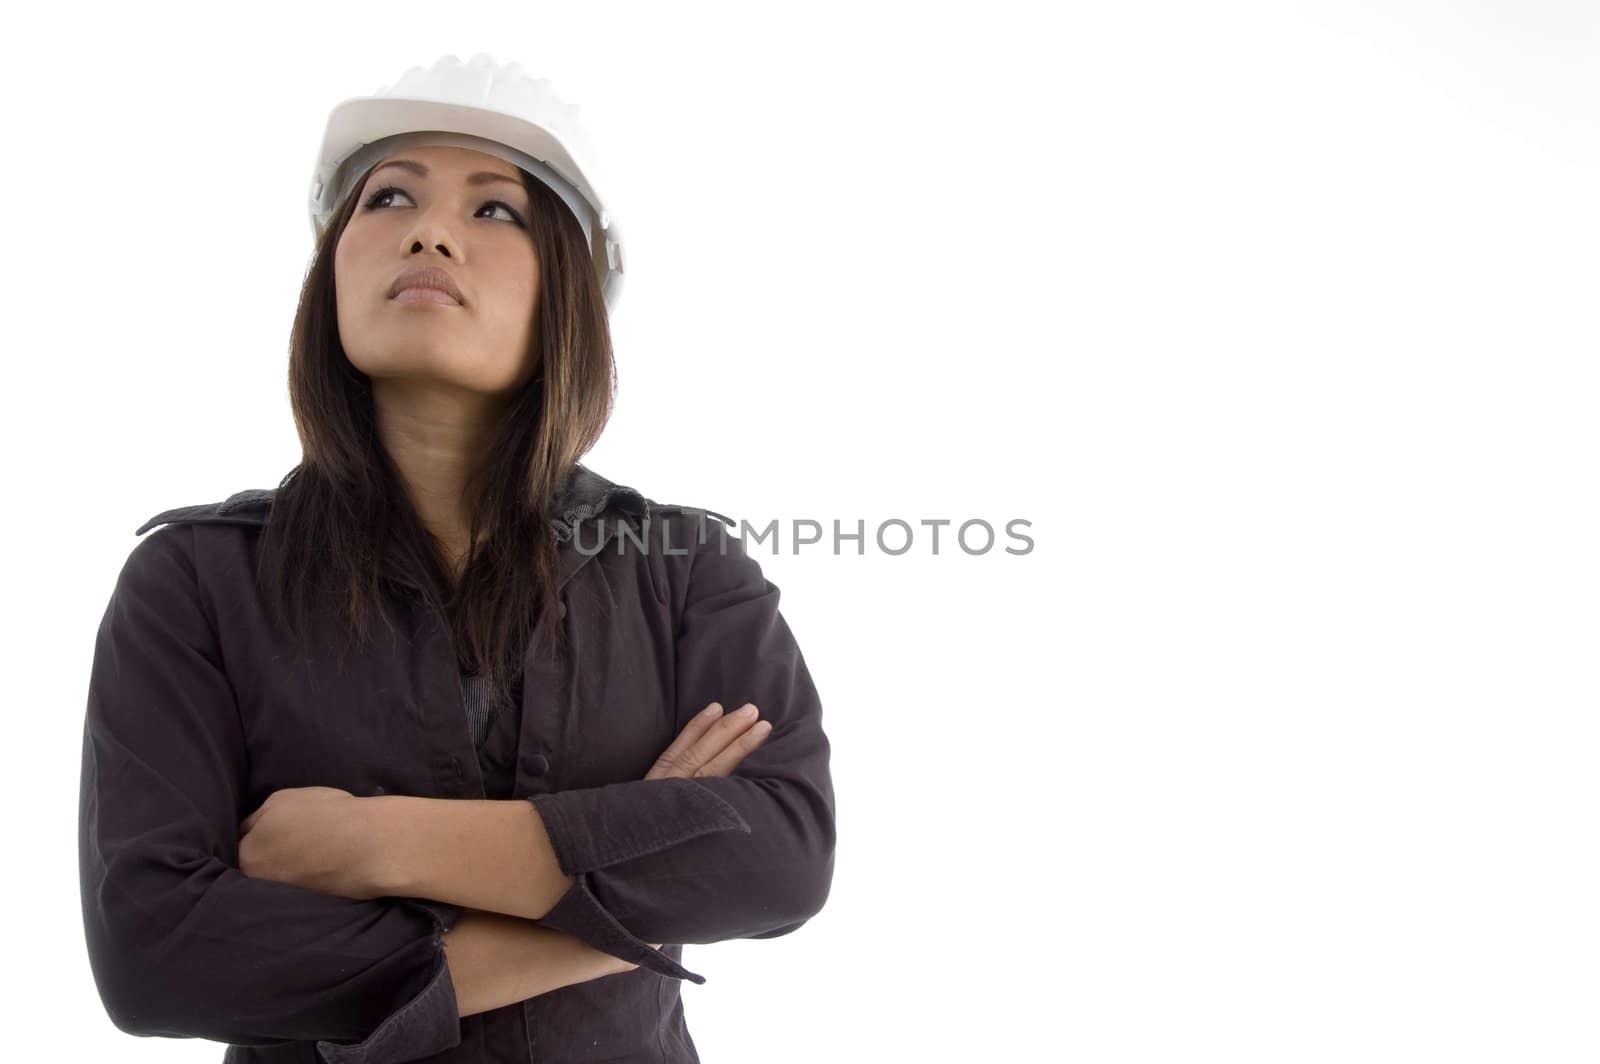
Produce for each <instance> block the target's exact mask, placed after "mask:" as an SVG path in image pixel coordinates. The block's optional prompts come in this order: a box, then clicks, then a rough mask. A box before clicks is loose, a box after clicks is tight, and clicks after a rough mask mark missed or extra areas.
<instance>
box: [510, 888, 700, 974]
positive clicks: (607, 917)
mask: <svg viewBox="0 0 1600 1064" xmlns="http://www.w3.org/2000/svg"><path fill="white" fill-rule="evenodd" d="M536 922H537V923H538V924H539V925H540V926H541V927H548V928H550V929H551V930H552V931H561V932H563V933H565V934H568V935H572V936H573V937H574V938H577V939H581V940H582V941H583V942H586V943H587V944H589V945H590V946H593V947H594V948H595V949H597V950H599V951H600V952H602V953H609V954H611V956H613V957H620V958H622V959H623V960H625V961H631V962H632V963H634V964H637V965H638V966H639V967H641V968H648V969H650V970H651V971H653V972H656V973H658V974H660V975H665V976H668V977H670V978H673V979H687V980H688V981H689V982H691V983H704V982H705V981H706V977H705V976H703V975H697V974H696V973H694V972H691V971H690V970H689V969H687V968H685V967H684V966H683V965H681V964H679V963H678V962H677V961H675V960H673V959H672V958H671V957H669V956H667V955H666V954H665V953H663V952H661V951H660V950H658V949H652V948H651V947H650V943H648V942H646V941H644V940H643V939H641V938H639V936H637V935H635V934H634V933H633V932H632V931H629V930H628V929H627V928H626V927H623V926H622V924H621V923H620V922H618V920H617V918H616V917H615V916H612V915H611V913H610V912H609V911H608V910H607V909H606V907H605V906H604V905H601V904H600V899H598V898H596V897H595V896H594V891H592V890H590V889H589V874H588V873H587V872H582V873H579V874H578V875H577V876H575V877H574V878H573V883H572V886H571V887H569V888H568V889H567V892H566V893H565V894H563V895H561V900H560V901H558V902H556V904H555V908H553V909H551V910H550V911H549V912H548V913H546V914H545V915H544V916H542V917H540V918H539V919H538V920H537V921H536Z"/></svg>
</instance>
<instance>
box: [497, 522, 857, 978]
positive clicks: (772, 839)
mask: <svg viewBox="0 0 1600 1064" xmlns="http://www.w3.org/2000/svg"><path fill="white" fill-rule="evenodd" d="M692 524H693V525H695V526H698V527H697V528H696V530H695V531H693V532H691V533H690V534H689V535H687V536H683V535H678V534H674V535H673V536H672V540H673V544H674V549H675V550H676V549H682V548H685V547H686V548H687V554H686V555H685V556H684V557H682V558H678V557H673V558H669V559H668V564H669V566H676V565H683V566H686V567H687V569H688V576H687V580H686V584H687V591H686V593H685V594H684V599H683V607H682V611H681V615H680V621H679V627H678V632H677V639H676V644H677V668H676V676H677V679H676V688H677V689H676V692H675V704H676V707H677V730H678V731H682V729H683V727H684V726H685V725H687V724H688V722H689V719H690V718H691V717H692V716H693V715H694V714H695V713H697V712H699V711H700V710H701V709H703V708H705V706H706V705H707V704H708V703H710V702H714V701H715V702H721V703H722V705H723V706H724V708H725V709H726V710H727V712H730V713H731V712H733V711H734V710H735V709H737V708H739V707H740V706H742V705H744V704H745V703H746V702H754V703H755V704H756V706H757V708H758V709H759V711H760V716H761V719H762V720H768V721H771V722H772V732H771V734H769V735H768V736H767V738H766V741H765V742H763V743H762V744H761V745H760V746H759V747H757V748H756V749H755V750H754V751H753V752H752V753H750V754H748V755H746V757H745V758H744V760H743V761H741V762H740V763H739V764H738V766H736V767H735V768H734V770H733V773H732V774H731V775H728V776H702V777H696V778H693V779H684V778H668V779H653V780H631V781H625V782H621V783H613V784H607V785H605V786H600V787H589V788H582V789H575V790H568V791H558V792H555V793H551V794H538V795H529V796H528V800H529V801H531V802H533V804H534V806H535V807H536V808H537V809H538V811H539V814H540V817H541V818H542V819H543V821H544V825H545V828H546V830H547V831H548V833H549V835H550V840H551V843H552V846H553V848H554V850H555V853H556V857H557V860H558V862H559V863H560V865H561V870H562V871H563V872H564V873H566V874H567V875H569V876H572V877H573V885H572V887H571V888H570V889H569V890H568V891H567V893H566V894H564V895H563V896H562V897H561V899H560V900H559V901H558V902H557V904H556V906H555V908H553V909H552V910H551V911H550V912H549V913H548V914H546V915H545V916H544V917H542V918H541V919H540V921H539V922H540V923H541V924H544V925H545V926H548V927H552V928H554V929H556V930H560V931H564V932H566V933H568V934H571V935H574V936H576V937H578V938H581V939H583V940H584V941H586V942H588V943H589V944H590V945H592V946H594V947H596V948H597V949H600V950H602V951H604V952H606V953H610V954H612V955H613V956H617V957H621V958H623V959H625V960H629V961H632V962H633V963H636V964H639V965H641V966H643V967H647V968H650V969H652V970H653V971H656V972H659V973H661V974H663V975H668V976H673V977H676V978H680V979H688V980H691V981H693V982H696V983H703V982H705V979H704V977H702V976H699V975H696V974H695V973H693V972H690V971H687V970H686V969H684V968H683V967H682V966H680V965H679V964H678V963H677V962H676V961H674V960H672V958H670V957H668V956H667V955H666V954H665V953H663V952H661V951H659V950H653V949H651V948H650V943H651V942H660V943H691V942H701V943H704V942H717V941H722V940H725V939H733V938H776V937H778V936H779V935H783V934H787V933H789V932H791V931H794V930H796V929H797V928H799V927H800V926H801V925H802V924H804V923H805V922H806V921H808V920H809V919H810V918H811V917H812V916H813V915H815V914H816V913H817V912H818V911H819V910H820V909H821V908H822V906H823V903H824V902H825V901H826V900H827V896H828V892H829V889H830V887H831V884H832V879H833V855H834V796H833V784H832V780H831V777H830V773H829V765H828V762H829V743H828V739H827V736H826V735H825V734H824V732H823V730H822V705H821V702H820V701H819V699H818V696H817V691H816V688H815V686H814V685H813V683H812V680H811V676H810V673H809V671H808V670H807V668H806V664H805V660H804V658H803V657H802V655H801V652H800V648H799V646H798V645H796V643H795V638H794V635H793V633H792V632H791V631H790V629H789V626H788V624H787V623H786V622H785V621H784V619H783V616H782V615H781V614H780V613H779V611H778V597H779V591H778V588H777V586H776V585H774V584H773V583H772V582H771V581H770V580H767V579H766V578H765V577H764V576H763V574H762V571H761V566H760V565H759V563H757V562H756V560H755V559H754V558H752V557H750V555H749V554H748V552H747V551H746V549H745V545H744V541H743V540H742V539H739V538H737V537H733V536H729V535H727V534H726V533H725V532H723V530H722V528H721V526H720V525H717V526H716V527H715V530H714V532H713V534H711V535H710V536H708V537H707V536H704V535H703V532H702V531H701V530H703V529H704V527H705V525H704V523H703V518H701V519H692ZM674 531H675V530H674ZM686 538H687V539H688V540H689V542H688V543H687V544H685V543H684V542H683V541H684V539H686ZM702 539H703V542H702ZM652 549H655V548H654V547H652Z"/></svg>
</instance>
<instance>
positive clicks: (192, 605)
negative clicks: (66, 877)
mask: <svg viewBox="0 0 1600 1064" xmlns="http://www.w3.org/2000/svg"><path fill="white" fill-rule="evenodd" d="M193 544H194V529H193V527H192V526H174V527H171V528H164V529H161V530H158V531H157V532H156V533H155V534H153V535H151V536H149V537H148V538H146V539H144V540H141V541H140V542H139V543H138V544H137V545H136V546H135V547H134V549H133V551H132V552H131V553H130V554H129V556H128V559H127V561H126V562H125V564H124V565H123V568H122V571H121V573H120V575H119V576H118V579H117V583H116V587H115V589H114V590H113V592H112V595H111V601H110V604H109V605H108V606H107V608H106V611H105V614H104V616H103V618H102V620H101V622H100V627H99V631H98V634H97V636H96V642H95V651H94V663H93V668H92V671H91V675H90V681H89V698H88V709H87V713H86V715H85V719H84V730H83V765H82V775H81V777H80V791H79V804H78V853H79V887H80V890H81V894H82V904H83V922H84V934H85V939H86V942H87V946H88V954H89V961H90V966H91V969H92V972H93V976H94V981H95V986H96V989H97V990H98V992H99V994H100V997H101V1001H102V1003H103V1004H104V1006H105V1008H106V1011H107V1014H108V1015H109V1016H110V1018H111V1021H112V1023H113V1024H115V1025H116V1027H118V1028H119V1029H120V1030H122V1031H125V1032H127V1033H129V1034H134V1035H139V1036H151V1035H157V1036H162V1037H167V1038H204V1039H210V1040H212V1041H217V1042H227V1043H232V1044H235V1045H247V1046H266V1045H277V1044H282V1043H287V1042H295V1041H315V1042H316V1044H317V1049H318V1050H319V1051H320V1053H321V1054H322V1059H323V1060H325V1061H329V1062H333V1064H340V1062H344V1064H397V1062H400V1061H407V1060H412V1059H414V1058H416V1057H421V1056H425V1055H427V1054H430V1053H434V1052H438V1051H441V1050H444V1049H448V1048H451V1047H453V1046H456V1045H458V1044H459V1043H460V1040H461V1027H460V1016H459V1014H458V1012H457V1006H456V999H455V988H454V986H453V985H452V983H451V981H450V974H449V969H448V967H447V966H446V964H445V953H444V945H443V935H444V932H445V931H446V930H448V928H449V927H450V926H453V924H454V922H455V919H456V917H458V916H459V915H460V913H461V909H460V907H459V906H453V905H446V904H441V903H437V902H432V901H427V900H425V899H394V900H391V899H374V900H367V901H358V900H352V899H348V898H341V897H337V896H335V895H332V894H325V893H322V892H320V891H314V890H310V889H307V888H303V887H299V886H295V885H292V884H287V883H279V882H275V881H271V880H266V879H256V878H252V877H250V876H246V875H244V874H243V873H242V872H240V871H239V870H238V852H239V824H240V823H241V822H242V821H243V819H244V817H245V816H246V815H248V810H244V809H242V808H241V803H242V794H241V787H242V783H241V781H242V780H243V779H244V778H245V767H246V763H247V762H246V757H247V753H246V749H245V743H244V735H243V728H242V726H241V722H240V717H239V710H238V706H237V704H236V702H235V699H234V696H233V691H232V688H231V686H230V685H229V681H228V678H227V676H226V675H225V674H224V671H223V668H222V662H221V659H220V653H219V648H218V641H217V639H216V637H215V634H214V630H213V628H212V625H211V621H210V619H209V612H208V607H207V605H206V604H205V603H204V601H203V599H202V597H201V595H200V593H199V588H198V583H197V579H196V572H195V569H194V565H193V562H192V553H191V552H192V548H193Z"/></svg>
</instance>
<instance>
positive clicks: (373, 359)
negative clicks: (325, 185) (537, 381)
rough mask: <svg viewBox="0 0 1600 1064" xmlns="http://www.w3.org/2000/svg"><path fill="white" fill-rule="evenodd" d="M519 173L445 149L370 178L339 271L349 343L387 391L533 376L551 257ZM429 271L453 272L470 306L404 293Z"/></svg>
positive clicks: (414, 152) (505, 384)
mask: <svg viewBox="0 0 1600 1064" xmlns="http://www.w3.org/2000/svg"><path fill="white" fill-rule="evenodd" d="M519 174H520V171H519V170H518V169H517V168H516V167H515V166H512V165H511V164H510V163H508V162H506V161H504V160H503V159H498V158H496V157H494V156H492V155H485V154H484V153H482V152H478V151H473V150H471V149H470V148H458V147H453V146H450V147H447V146H444V145H439V146H431V147H420V148H406V149H403V150H401V151H397V152H396V153H395V154H393V155H391V156H389V157H388V158H386V159H384V160H383V162H381V163H379V164H378V165H377V166H376V167H374V168H373V171H372V173H371V174H369V175H368V177H367V180H366V183H365V184H364V185H363V186H362V187H361V189H360V191H359V192H358V193H357V196H358V200H359V202H358V203H357V205H356V208H355V213H354V214H353V215H351V217H350V222H349V224H348V225H347V226H346V227H345V230H344V233H343V234H342V235H341V236H340V238H339V244H338V247H336V248H335V249H334V257H333V269H334V290H335V294H336V299H337V303H338V311H339V339H340V341H341V342H342V343H343V345H344V350H345V354H346V355H347V356H348V357H349V359H350V361H351V363H352V364H353V365H355V367H356V368H357V369H359V370H361V372H363V373H365V374H366V375H367V376H368V377H370V378H372V380H373V385H374V388H375V389H377V388H378V386H380V385H382V384H388V385H391V386H393V385H399V386H402V387H404V388H409V387H411V386H414V385H425V386H426V385H432V386H440V385H443V386H447V387H452V388H457V389H462V390H465V391H469V392H477V393H484V394H491V395H493V394H500V393H507V392H510V391H513V390H515V389H516V388H518V387H520V386H521V385H522V384H523V383H524V382H525V381H526V380H527V379H528V378H529V377H530V376H532V374H533V371H534V368H535V367H534V365H533V360H534V357H535V356H534V345H533V339H534V336H533V315H534V308H535V305H536V300H537V299H538V297H539V259H538V255H537V253H536V252H535V250H534V245H533V234H532V233H531V232H529V230H528V228H527V224H528V217H529V214H528V208H529V204H528V194H527V192H526V191H525V190H524V189H523V187H522V181H521V179H520V177H519V176H518V175H519ZM417 268H422V269H435V270H442V271H443V272H444V273H445V274H446V275H448V277H449V278H450V280H452V281H453V282H454V283H455V286H456V287H457V288H458V289H459V290H460V293H461V300H460V301H459V302H456V301H454V300H447V301H445V302H438V301H437V299H438V295H437V293H429V292H426V291H412V292H410V293H409V294H405V293H402V294H398V295H396V294H392V293H393V289H394V286H395V284H396V281H397V279H399V278H400V276H401V274H402V273H404V272H406V271H408V270H413V269H417ZM430 297H431V298H430Z"/></svg>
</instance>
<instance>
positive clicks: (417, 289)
mask: <svg viewBox="0 0 1600 1064" xmlns="http://www.w3.org/2000/svg"><path fill="white" fill-rule="evenodd" d="M407 291H410V292H412V293H413V294H412V295H411V296H408V297H407V298H406V299H404V300H402V302H405V303H430V302H432V303H438V302H443V300H441V299H439V298H437V297H433V298H430V297H431V296H433V293H442V294H443V295H444V296H446V297H448V298H449V300H450V301H453V302H454V303H455V304H456V305H458V306H461V305H464V304H465V303H466V300H465V299H463V298H462V297H461V289H460V288H459V287H458V286H457V285H456V282H455V278H453V277H451V276H450V275H449V274H448V273H446V272H445V271H443V270H441V269H439V267H437V266H412V267H410V268H408V269H404V270H401V271H400V275H399V276H398V277H396V278H395V279H394V283H393V284H392V285H390V286H389V298H390V299H394V298H396V297H397V296H399V295H400V293H402V292H407Z"/></svg>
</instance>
